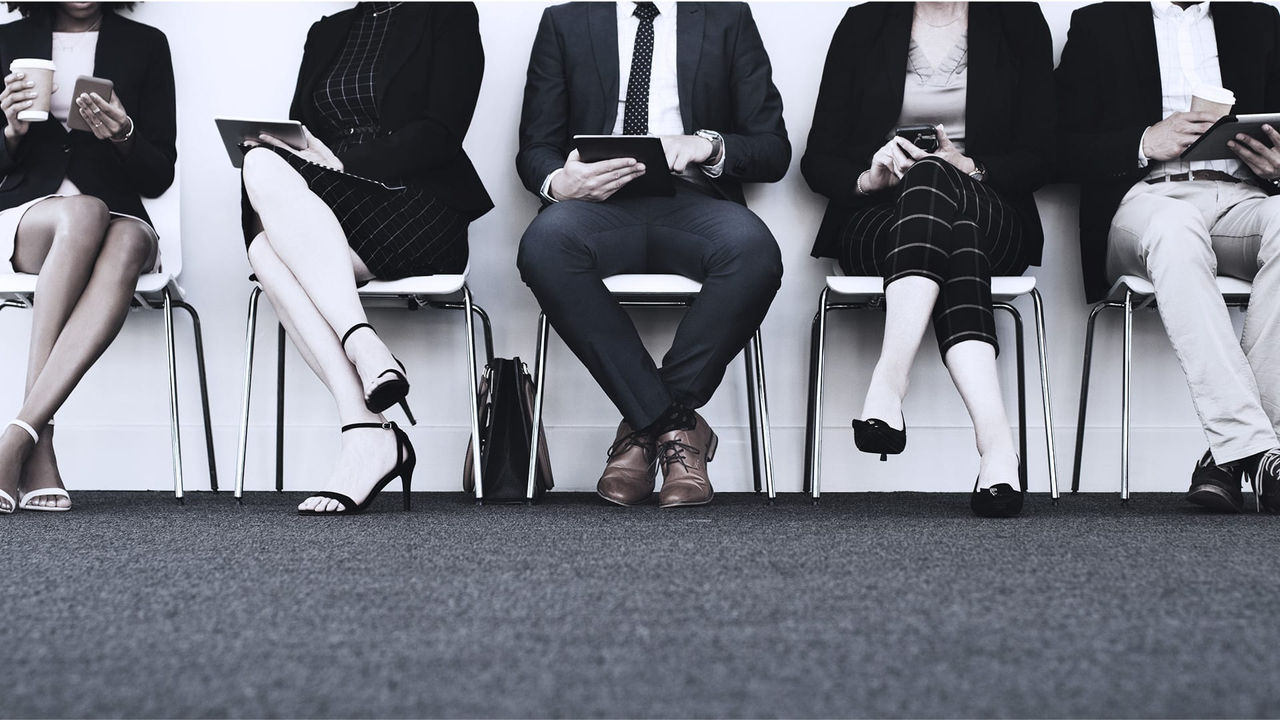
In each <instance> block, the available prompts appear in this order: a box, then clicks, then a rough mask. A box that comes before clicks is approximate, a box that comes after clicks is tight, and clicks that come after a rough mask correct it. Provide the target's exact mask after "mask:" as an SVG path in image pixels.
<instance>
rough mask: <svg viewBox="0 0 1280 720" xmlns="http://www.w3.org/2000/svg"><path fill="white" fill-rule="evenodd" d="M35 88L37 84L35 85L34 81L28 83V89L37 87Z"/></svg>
mask: <svg viewBox="0 0 1280 720" xmlns="http://www.w3.org/2000/svg"><path fill="white" fill-rule="evenodd" d="M35 86H36V84H35V82H34V81H32V80H28V81H27V87H35Z"/></svg>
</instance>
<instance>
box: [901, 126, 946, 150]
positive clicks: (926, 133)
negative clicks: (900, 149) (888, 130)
mask: <svg viewBox="0 0 1280 720" xmlns="http://www.w3.org/2000/svg"><path fill="white" fill-rule="evenodd" d="M893 134H894V135H896V136H898V137H900V138H902V139H903V140H906V141H907V142H909V143H911V144H912V145H915V146H916V147H918V148H920V149H921V150H923V151H925V152H927V153H935V152H938V128H937V127H936V126H934V125H905V126H903V127H900V128H897V129H896V130H894V131H893Z"/></svg>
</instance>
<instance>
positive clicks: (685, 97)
mask: <svg viewBox="0 0 1280 720" xmlns="http://www.w3.org/2000/svg"><path fill="white" fill-rule="evenodd" d="M676 18H677V19H676V88H677V90H678V93H679V96H680V119H681V120H683V121H684V131H685V133H686V134H692V133H693V131H694V130H696V129H697V128H695V127H694V126H693V78H694V76H695V75H696V74H697V72H698V63H699V62H700V61H701V60H702V32H703V28H704V27H705V26H706V19H707V15H706V13H705V12H703V8H702V3H698V2H690V3H678V4H677V5H676Z"/></svg>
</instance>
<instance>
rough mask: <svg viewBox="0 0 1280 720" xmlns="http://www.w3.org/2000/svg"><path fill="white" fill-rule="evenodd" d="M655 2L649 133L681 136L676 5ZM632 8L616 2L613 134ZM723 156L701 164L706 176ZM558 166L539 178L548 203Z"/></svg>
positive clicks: (635, 25)
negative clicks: (616, 97)
mask: <svg viewBox="0 0 1280 720" xmlns="http://www.w3.org/2000/svg"><path fill="white" fill-rule="evenodd" d="M654 5H656V6H657V8H658V16H657V17H655V18H654V19H653V63H652V65H650V68H649V134H650V135H684V134H685V133H684V118H683V117H682V116H681V115H680V84H679V71H678V67H677V64H676V18H677V6H676V3H675V2H673V1H672V0H665V1H664V2H655V3H654ZM635 10H636V3H635V1H634V0H619V2H618V3H617V12H618V116H617V118H616V119H615V120H614V122H613V133H612V134H613V135H621V134H622V120H623V116H624V115H625V114H626V109H627V83H628V82H629V81H630V80H631V56H632V54H634V52H635V46H636V31H637V30H639V28H640V18H638V17H636V16H635ZM707 129H713V128H707ZM721 147H722V148H723V145H722V146H721ZM724 158H725V153H724V150H723V149H722V150H721V152H720V157H719V159H718V160H719V161H718V162H716V163H715V164H714V165H703V166H701V169H702V172H703V173H705V174H706V175H707V176H709V177H720V175H721V174H723V173H724ZM690 168H692V166H690ZM561 169H563V168H561ZM561 169H557V170H553V171H551V174H549V175H547V179H546V180H543V181H542V193H541V194H542V197H543V198H545V199H547V200H550V201H551V202H556V200H555V198H553V197H551V180H552V178H554V177H555V176H556V173H558V172H560V170H561Z"/></svg>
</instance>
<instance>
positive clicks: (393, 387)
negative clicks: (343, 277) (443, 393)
mask: <svg viewBox="0 0 1280 720" xmlns="http://www.w3.org/2000/svg"><path fill="white" fill-rule="evenodd" d="M360 328H369V330H371V331H372V332H373V334H374V335H377V334H378V331H377V330H374V329H373V326H372V325H370V324H369V323H360V324H359V325H352V326H351V327H350V329H348V330H347V332H346V333H344V334H343V335H342V349H343V350H344V351H345V350H346V349H347V338H349V337H351V333H354V332H355V331H357V330H359V329H360ZM391 358H392V359H393V360H395V361H396V364H397V365H399V366H400V369H399V370H396V369H395V368H388V369H386V370H383V371H382V372H381V373H379V374H378V377H379V378H381V377H382V376H384V375H391V376H392V377H391V379H390V380H386V381H384V382H381V383H378V385H377V386H375V387H374V388H373V391H372V392H370V393H369V394H368V395H366V396H365V397H364V406H365V407H366V408H368V409H369V412H372V413H380V412H383V411H385V410H386V409H387V408H389V407H391V406H392V405H395V404H397V403H399V405H400V409H401V410H404V416H405V417H406V418H408V419H409V424H410V425H417V424H418V421H417V420H415V419H414V418H413V411H411V410H410V409H409V400H408V397H409V379H408V378H406V377H405V376H404V363H402V362H400V358H398V357H396V356H395V355H392V356H391Z"/></svg>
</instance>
